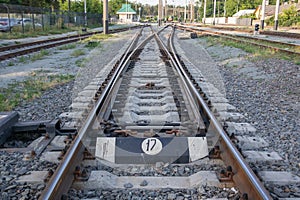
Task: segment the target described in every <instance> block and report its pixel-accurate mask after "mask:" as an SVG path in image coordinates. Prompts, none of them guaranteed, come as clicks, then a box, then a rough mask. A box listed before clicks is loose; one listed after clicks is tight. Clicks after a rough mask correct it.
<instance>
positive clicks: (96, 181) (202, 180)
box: [73, 171, 231, 190]
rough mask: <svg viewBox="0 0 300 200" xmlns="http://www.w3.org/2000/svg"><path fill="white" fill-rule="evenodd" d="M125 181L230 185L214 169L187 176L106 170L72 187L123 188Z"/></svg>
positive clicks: (168, 185)
mask: <svg viewBox="0 0 300 200" xmlns="http://www.w3.org/2000/svg"><path fill="white" fill-rule="evenodd" d="M143 181H147V183H148V184H147V185H146V186H141V183H142V182H143ZM127 183H131V184H132V186H133V187H132V188H131V189H149V190H153V189H162V188H174V189H188V188H195V187H198V186H200V185H207V186H216V187H225V185H226V187H231V186H230V184H228V183H226V184H225V183H220V182H219V180H218V178H217V176H216V174H215V172H214V171H201V172H197V173H196V174H193V175H191V176H189V177H184V176H181V177H174V176H173V177H154V176H121V177H119V176H116V175H113V174H111V173H109V172H107V171H92V172H91V175H90V178H89V180H88V181H87V182H75V183H74V184H73V187H74V188H75V189H76V188H78V189H79V188H82V187H84V188H85V189H88V190H93V189H97V188H102V189H122V188H123V189H124V188H125V187H124V185H125V184H127Z"/></svg>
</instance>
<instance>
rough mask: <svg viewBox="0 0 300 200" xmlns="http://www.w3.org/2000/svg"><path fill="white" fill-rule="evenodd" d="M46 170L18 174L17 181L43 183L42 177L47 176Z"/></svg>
mask: <svg viewBox="0 0 300 200" xmlns="http://www.w3.org/2000/svg"><path fill="white" fill-rule="evenodd" d="M47 175H48V171H31V172H30V174H28V175H24V176H20V177H19V178H18V180H16V182H17V183H25V182H26V183H29V184H44V179H45V178H46V177H47Z"/></svg>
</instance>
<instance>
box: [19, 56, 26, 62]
mask: <svg viewBox="0 0 300 200" xmlns="http://www.w3.org/2000/svg"><path fill="white" fill-rule="evenodd" d="M26 61H27V57H25V56H20V57H19V62H21V63H25V62H26Z"/></svg>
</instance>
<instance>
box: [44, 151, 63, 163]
mask: <svg viewBox="0 0 300 200" xmlns="http://www.w3.org/2000/svg"><path fill="white" fill-rule="evenodd" d="M59 156H60V151H47V152H44V153H43V154H42V156H41V158H40V160H44V161H48V162H52V163H60V160H58V157H59Z"/></svg>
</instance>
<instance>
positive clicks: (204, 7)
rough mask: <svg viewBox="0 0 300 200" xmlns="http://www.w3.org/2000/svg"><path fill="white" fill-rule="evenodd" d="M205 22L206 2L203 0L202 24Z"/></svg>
mask: <svg viewBox="0 0 300 200" xmlns="http://www.w3.org/2000/svg"><path fill="white" fill-rule="evenodd" d="M205 20H206V0H204V6H203V24H205Z"/></svg>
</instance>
